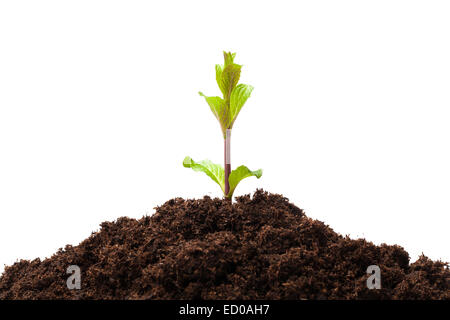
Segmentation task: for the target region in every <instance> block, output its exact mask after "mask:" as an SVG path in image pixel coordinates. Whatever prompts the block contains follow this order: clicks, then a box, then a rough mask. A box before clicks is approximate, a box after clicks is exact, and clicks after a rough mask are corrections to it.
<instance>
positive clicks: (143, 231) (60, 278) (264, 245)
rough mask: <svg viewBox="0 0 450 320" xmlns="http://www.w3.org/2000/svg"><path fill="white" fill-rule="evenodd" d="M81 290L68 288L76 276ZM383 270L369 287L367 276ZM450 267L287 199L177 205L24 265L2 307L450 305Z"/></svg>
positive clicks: (14, 272) (6, 279)
mask: <svg viewBox="0 0 450 320" xmlns="http://www.w3.org/2000/svg"><path fill="white" fill-rule="evenodd" d="M70 265H77V266H79V268H80V270H81V289H79V290H77V289H74V290H69V289H68V287H67V283H66V282H67V279H68V277H69V276H70V275H68V274H67V268H68V266H70ZM370 265H377V266H379V268H380V269H381V289H368V287H367V279H368V277H369V275H368V274H367V268H368V266H370ZM449 280H450V270H449V268H448V264H447V263H444V262H441V261H431V260H430V259H428V258H426V257H425V256H421V257H420V258H419V259H418V260H417V261H416V262H414V263H412V264H410V263H409V255H408V253H407V252H406V251H405V250H404V249H403V248H401V247H399V246H396V245H394V246H391V245H385V244H383V245H381V246H376V245H374V244H372V243H371V242H368V241H366V240H364V239H357V240H352V239H350V238H349V237H344V236H342V235H340V234H338V233H336V232H334V231H333V230H332V229H331V228H330V227H328V226H327V225H325V224H324V223H323V222H320V221H317V220H313V219H311V218H308V217H307V216H305V214H304V212H303V211H302V210H301V209H299V208H297V207H296V206H295V205H293V204H291V203H289V201H288V199H286V198H284V197H283V196H281V195H277V194H270V193H267V192H264V191H262V190H257V191H256V193H255V194H254V195H253V196H252V197H251V196H250V195H246V196H242V197H238V198H237V199H236V201H235V202H234V203H233V204H232V203H230V202H229V201H226V200H221V199H211V198H210V197H204V198H203V199H201V200H184V199H182V198H175V199H172V200H170V201H167V202H166V203H165V204H164V205H162V206H160V207H157V208H156V213H155V214H154V215H152V216H145V217H143V218H141V219H140V220H136V219H130V218H126V217H122V218H119V219H118V220H117V221H115V222H104V223H102V224H101V229H100V230H99V231H98V232H95V233H93V234H92V235H91V236H90V237H89V238H88V239H86V240H84V241H83V242H82V243H81V244H79V245H78V246H70V245H68V246H66V247H65V248H64V249H60V250H59V251H58V252H57V253H55V254H54V255H53V256H52V257H50V258H48V259H45V260H43V261H41V260H39V259H35V260H33V261H26V260H21V261H19V262H16V263H15V264H14V265H12V266H8V267H6V269H5V271H4V273H3V274H2V276H1V277H0V299H450V284H449V282H450V281H449Z"/></svg>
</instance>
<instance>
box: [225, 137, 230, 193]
mask: <svg viewBox="0 0 450 320" xmlns="http://www.w3.org/2000/svg"><path fill="white" fill-rule="evenodd" d="M230 138H231V130H230V129H227V132H226V136H225V140H224V145H223V154H224V157H223V158H224V164H225V166H224V168H225V197H226V198H228V193H229V192H230V182H229V176H230V173H231V163H230V162H231V161H230Z"/></svg>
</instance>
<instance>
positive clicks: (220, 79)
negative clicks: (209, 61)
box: [216, 64, 225, 96]
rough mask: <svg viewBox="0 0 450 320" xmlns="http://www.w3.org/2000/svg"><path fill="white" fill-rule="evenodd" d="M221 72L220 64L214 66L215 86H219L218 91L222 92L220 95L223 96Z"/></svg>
mask: <svg viewBox="0 0 450 320" xmlns="http://www.w3.org/2000/svg"><path fill="white" fill-rule="evenodd" d="M222 72H223V66H222V65H220V64H216V81H217V85H218V86H219V88H220V91H222V94H223V95H224V96H225V89H224V88H223V83H222Z"/></svg>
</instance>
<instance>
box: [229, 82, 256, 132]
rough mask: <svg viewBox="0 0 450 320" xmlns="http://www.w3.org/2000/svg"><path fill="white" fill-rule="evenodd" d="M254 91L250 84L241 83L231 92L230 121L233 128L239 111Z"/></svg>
mask: <svg viewBox="0 0 450 320" xmlns="http://www.w3.org/2000/svg"><path fill="white" fill-rule="evenodd" d="M252 91H253V87H252V86H250V85H248V84H239V85H238V86H237V87H236V88H234V90H233V92H231V97H230V119H229V120H230V121H231V123H230V124H229V127H230V128H232V127H233V124H234V121H235V120H236V118H237V116H238V114H239V111H241V109H242V107H243V106H244V103H245V102H246V101H247V99H248V98H249V97H250V95H251V93H252Z"/></svg>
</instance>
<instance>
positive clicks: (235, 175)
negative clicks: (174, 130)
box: [183, 157, 262, 199]
mask: <svg viewBox="0 0 450 320" xmlns="http://www.w3.org/2000/svg"><path fill="white" fill-rule="evenodd" d="M183 166H184V167H186V168H191V169H192V170H194V171H201V172H204V173H206V175H207V176H208V177H210V178H211V179H212V180H213V181H214V182H215V183H217V184H218V185H219V186H220V188H221V189H222V192H223V194H224V196H225V197H226V198H227V199H231V198H232V197H233V193H234V190H235V189H236V187H237V185H238V184H239V182H241V180H242V179H245V178H248V177H252V176H254V177H256V178H258V179H259V178H260V177H261V176H262V169H259V170H256V171H251V170H250V169H249V168H247V167H246V166H239V167H237V168H236V169H235V170H233V171H231V173H230V176H229V178H228V179H229V184H230V191H229V192H228V194H225V171H224V169H223V167H222V166H221V165H219V164H215V163H212V162H211V161H209V160H202V161H199V162H195V161H194V160H192V158H191V157H186V158H184V160H183Z"/></svg>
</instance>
